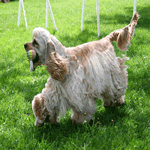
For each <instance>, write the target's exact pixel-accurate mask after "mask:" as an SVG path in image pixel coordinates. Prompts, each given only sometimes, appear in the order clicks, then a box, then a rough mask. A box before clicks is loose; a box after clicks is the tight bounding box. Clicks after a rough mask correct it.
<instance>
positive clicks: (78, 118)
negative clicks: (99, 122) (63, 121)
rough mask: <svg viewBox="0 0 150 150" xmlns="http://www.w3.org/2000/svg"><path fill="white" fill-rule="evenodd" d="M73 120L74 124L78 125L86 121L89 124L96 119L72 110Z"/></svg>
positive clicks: (91, 115)
mask: <svg viewBox="0 0 150 150" xmlns="http://www.w3.org/2000/svg"><path fill="white" fill-rule="evenodd" d="M71 120H72V123H73V124H75V125H77V124H83V123H84V121H86V123H89V122H90V121H91V120H94V117H93V114H86V113H79V112H76V111H75V110H73V109H72V115H71Z"/></svg>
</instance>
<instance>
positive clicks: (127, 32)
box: [106, 12, 139, 51]
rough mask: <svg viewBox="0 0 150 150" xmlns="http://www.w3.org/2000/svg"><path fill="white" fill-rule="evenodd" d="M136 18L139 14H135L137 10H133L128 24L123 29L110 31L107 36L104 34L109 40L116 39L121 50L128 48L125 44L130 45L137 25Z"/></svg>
mask: <svg viewBox="0 0 150 150" xmlns="http://www.w3.org/2000/svg"><path fill="white" fill-rule="evenodd" d="M138 18H139V15H138V14H137V12H135V13H134V14H133V17H132V19H131V22H130V24H129V25H127V26H126V27H124V28H123V29H119V30H115V31H114V32H111V33H110V34H109V35H108V36H106V38H109V39H110V41H111V42H113V41H116V42H117V47H118V48H119V49H120V50H122V51H126V50H127V49H128V48H127V46H128V45H131V44H130V40H131V36H132V35H133V32H134V29H135V26H136V25H137V22H138Z"/></svg>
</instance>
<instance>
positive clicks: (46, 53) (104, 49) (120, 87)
mask: <svg viewBox="0 0 150 150" xmlns="http://www.w3.org/2000/svg"><path fill="white" fill-rule="evenodd" d="M137 21H138V14H137V13H134V14H133V18H132V20H131V22H130V24H129V25H127V26H126V27H124V28H123V29H120V30H116V31H114V32H112V33H110V34H109V35H107V36H106V37H104V38H103V39H101V40H98V41H93V42H89V43H86V44H83V45H79V46H76V47H69V48H66V47H64V46H62V44H61V43H60V42H59V41H58V40H57V39H56V37H54V36H53V35H51V34H50V33H49V32H48V31H47V30H45V29H43V28H35V29H34V30H33V40H32V41H31V42H29V43H26V44H25V45H24V46H25V50H26V51H29V50H31V49H32V50H33V49H34V50H35V51H36V53H37V55H38V56H37V57H36V59H35V60H33V66H32V67H30V70H31V71H33V70H35V68H36V67H37V66H38V65H41V64H45V65H46V66H47V71H48V72H49V74H50V77H49V78H48V80H47V83H46V85H45V88H44V89H43V90H42V93H40V94H38V95H36V96H35V97H34V100H33V101H32V109H33V112H34V115H35V118H36V121H35V125H36V126H42V125H43V124H44V122H49V123H52V124H54V123H57V122H58V116H59V111H60V112H61V115H62V116H63V115H64V114H65V112H66V110H67V109H68V108H69V109H70V108H72V116H71V119H72V122H73V123H76V124H82V123H83V122H84V121H85V120H87V123H89V121H90V120H93V119H94V117H93V114H94V113H95V111H96V105H95V101H96V100H97V99H98V98H100V97H101V98H102V99H103V106H104V107H113V106H120V105H122V104H123V103H124V102H125V101H124V97H125V96H124V94H125V90H126V88H127V71H126V69H125V66H124V65H123V63H124V62H125V61H126V60H127V57H125V56H123V58H119V57H116V55H115V51H114V48H113V45H112V42H113V41H116V42H117V46H118V48H119V49H120V50H122V51H125V50H127V45H129V44H130V40H131V35H132V34H133V30H134V28H135V26H136V24H137Z"/></svg>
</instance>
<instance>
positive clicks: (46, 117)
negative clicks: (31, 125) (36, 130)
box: [32, 94, 59, 127]
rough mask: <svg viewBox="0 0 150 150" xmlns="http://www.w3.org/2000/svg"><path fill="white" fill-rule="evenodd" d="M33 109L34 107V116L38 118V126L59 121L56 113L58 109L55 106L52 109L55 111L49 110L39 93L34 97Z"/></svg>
mask: <svg viewBox="0 0 150 150" xmlns="http://www.w3.org/2000/svg"><path fill="white" fill-rule="evenodd" d="M32 109H33V113H34V116H35V118H36V120H35V125H36V126H37V127H41V126H43V125H44V123H51V124H56V123H59V121H58V118H57V115H56V114H57V113H58V111H56V110H55V108H54V109H53V110H52V112H53V113H50V112H48V111H47V109H46V107H45V105H44V100H43V98H42V96H41V94H38V95H36V96H35V97H34V99H33V101H32ZM56 112H57V113H56ZM58 114H59V113H58Z"/></svg>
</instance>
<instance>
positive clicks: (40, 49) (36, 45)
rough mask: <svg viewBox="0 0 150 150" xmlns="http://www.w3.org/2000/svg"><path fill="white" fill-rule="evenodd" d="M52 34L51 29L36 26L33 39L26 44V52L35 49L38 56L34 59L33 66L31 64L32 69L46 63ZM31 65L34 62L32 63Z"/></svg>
mask: <svg viewBox="0 0 150 150" xmlns="http://www.w3.org/2000/svg"><path fill="white" fill-rule="evenodd" d="M50 36H51V35H50V33H49V31H47V30H45V29H43V28H40V27H39V28H35V29H34V30H33V37H32V41H31V42H28V43H25V44H24V48H25V51H26V52H28V51H29V50H34V51H35V52H36V57H35V59H34V60H33V67H31V66H30V71H34V70H35V68H36V67H37V66H39V65H42V64H44V62H45V57H44V56H45V52H46V48H47V41H48V39H50ZM30 65H32V64H31V63H30Z"/></svg>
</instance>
